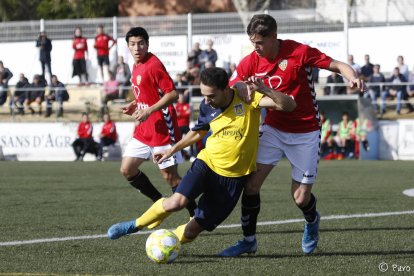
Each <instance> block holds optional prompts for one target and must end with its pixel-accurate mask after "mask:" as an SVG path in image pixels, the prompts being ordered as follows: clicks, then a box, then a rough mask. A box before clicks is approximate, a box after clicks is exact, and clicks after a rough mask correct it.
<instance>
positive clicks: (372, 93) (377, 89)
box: [364, 64, 385, 111]
mask: <svg viewBox="0 0 414 276" xmlns="http://www.w3.org/2000/svg"><path fill="white" fill-rule="evenodd" d="M380 68H381V66H380V65H379V64H375V65H374V68H373V73H372V75H371V76H370V77H369V80H368V82H369V83H370V84H371V83H378V82H385V77H384V75H383V74H382V73H381V72H380ZM368 87H369V88H368V93H366V94H365V95H364V97H368V96H369V97H370V98H371V102H372V105H373V106H374V108H375V110H377V111H378V107H377V98H378V97H380V96H381V91H383V89H382V86H381V85H369V86H368Z"/></svg>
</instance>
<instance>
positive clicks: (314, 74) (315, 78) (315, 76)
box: [312, 67, 320, 83]
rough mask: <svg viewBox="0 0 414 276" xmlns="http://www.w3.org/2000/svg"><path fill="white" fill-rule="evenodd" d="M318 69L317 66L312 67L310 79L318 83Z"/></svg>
mask: <svg viewBox="0 0 414 276" xmlns="http://www.w3.org/2000/svg"><path fill="white" fill-rule="evenodd" d="M319 71H320V69H319V68H318V67H312V79H313V82H314V83H319Z"/></svg>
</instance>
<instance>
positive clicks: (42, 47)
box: [36, 31, 52, 79]
mask: <svg viewBox="0 0 414 276" xmlns="http://www.w3.org/2000/svg"><path fill="white" fill-rule="evenodd" d="M36 47H38V48H39V60H40V64H41V66H42V77H43V78H44V79H45V69H46V67H47V70H48V72H49V74H50V77H51V76H52V65H51V62H52V59H51V57H50V52H51V51H52V41H51V40H50V39H49V38H48V37H47V35H46V32H44V31H42V32H40V34H39V37H38V39H37V40H36Z"/></svg>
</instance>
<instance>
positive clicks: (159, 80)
mask: <svg viewBox="0 0 414 276" xmlns="http://www.w3.org/2000/svg"><path fill="white" fill-rule="evenodd" d="M151 69H152V76H153V78H154V83H156V84H158V88H159V89H161V91H162V92H163V93H164V94H166V93H169V92H171V91H173V90H175V85H174V81H173V80H172V79H171V77H170V75H168V73H167V70H166V69H165V67H164V65H163V64H162V63H158V64H157V65H156V66H152V68H151Z"/></svg>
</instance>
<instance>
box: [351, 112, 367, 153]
mask: <svg viewBox="0 0 414 276" xmlns="http://www.w3.org/2000/svg"><path fill="white" fill-rule="evenodd" d="M370 129H371V123H370V121H369V120H368V119H367V118H365V116H364V114H363V113H361V114H360V116H359V117H358V118H356V120H355V121H354V124H353V128H352V136H353V137H355V157H356V158H357V159H359V153H360V144H361V145H362V147H363V149H364V150H365V151H369V144H368V140H367V132H368V131H369V130H370Z"/></svg>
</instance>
